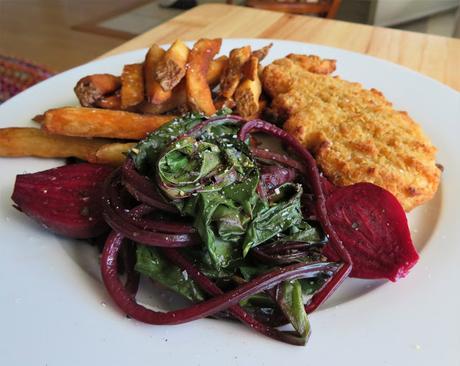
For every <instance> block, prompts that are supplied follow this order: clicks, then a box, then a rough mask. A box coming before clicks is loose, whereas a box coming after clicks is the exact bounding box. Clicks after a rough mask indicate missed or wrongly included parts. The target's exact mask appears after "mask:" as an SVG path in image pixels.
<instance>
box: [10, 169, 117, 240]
mask: <svg viewBox="0 0 460 366" xmlns="http://www.w3.org/2000/svg"><path fill="white" fill-rule="evenodd" d="M111 172H112V168H110V167H107V166H104V165H99V164H88V163H81V164H72V165H65V166H62V167H58V168H54V169H50V170H45V171H42V172H38V173H33V174H21V175H18V176H16V183H15V185H14V191H13V195H12V197H11V199H12V200H13V201H14V203H15V207H16V208H17V209H19V210H20V211H22V212H24V213H25V214H26V215H27V216H29V217H31V218H33V219H34V220H35V221H38V222H39V223H40V224H41V225H42V226H44V227H45V228H46V229H48V230H50V231H52V232H54V233H57V234H60V235H63V236H66V237H70V238H77V239H87V238H92V237H96V236H98V235H100V234H102V233H103V232H105V231H106V230H107V229H108V226H107V224H106V223H105V221H104V219H103V217H102V206H103V205H102V191H103V184H104V181H105V179H106V177H107V176H108V175H109V174H110V173H111Z"/></svg>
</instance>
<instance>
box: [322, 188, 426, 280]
mask: <svg viewBox="0 0 460 366" xmlns="http://www.w3.org/2000/svg"><path fill="white" fill-rule="evenodd" d="M328 193H329V194H328V196H327V201H326V207H327V212H328V215H329V218H330V220H331V223H332V225H333V227H334V229H335V231H336V232H337V234H338V236H339V237H340V239H341V240H342V242H343V245H344V246H345V248H346V249H347V250H348V252H349V253H350V256H351V258H352V260H353V270H352V272H351V277H357V278H364V279H383V278H387V279H389V280H391V281H396V280H397V279H399V278H401V277H404V276H406V275H407V273H408V272H409V270H410V269H411V268H412V267H413V266H414V265H415V264H416V263H417V261H418V258H419V257H418V254H417V251H416V249H415V247H414V245H413V243H412V239H411V237H410V232H409V227H408V225H407V218H406V214H405V212H404V210H403V208H402V207H401V204H400V203H399V202H398V200H397V199H396V198H395V197H394V196H393V195H392V194H391V193H390V192H388V191H386V190H384V189H383V188H380V187H378V186H376V185H374V184H371V183H357V184H354V185H351V186H346V187H340V188H337V189H335V190H331V191H329V192H328ZM324 254H325V255H326V256H327V257H328V258H329V259H330V260H338V257H337V255H336V254H335V253H334V252H333V250H332V249H331V248H329V247H328V246H326V247H325V252H324Z"/></svg>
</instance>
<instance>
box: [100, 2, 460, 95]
mask: <svg viewBox="0 0 460 366" xmlns="http://www.w3.org/2000/svg"><path fill="white" fill-rule="evenodd" d="M201 37H207V38H214V37H222V38H242V37H248V38H275V39H286V40H294V41H302V42H308V43H316V44H321V45H327V46H332V47H337V48H343V49H346V50H350V51H355V52H360V53H364V54H368V55H372V56H376V57H380V58H382V59H386V60H388V61H392V62H394V63H397V64H400V65H403V66H406V67H409V68H411V69H413V70H415V71H418V72H420V73H422V74H425V75H428V76H430V77H432V78H434V79H437V80H439V81H441V82H443V83H445V84H447V85H449V86H450V87H452V88H454V89H456V90H458V91H460V39H454V38H447V37H440V36H433V35H427V34H422V33H414V32H406V31H400V30H395V29H388V28H381V27H373V26H369V25H362V24H355V23H348V22H343V21H337V20H328V19H322V18H313V17H308V16H299V15H289V14H283V13H276V12H271V11H265V10H256V9H251V8H245V7H240V6H233V5H225V4H205V5H200V6H197V7H195V8H193V9H192V10H189V11H187V12H185V13H183V14H181V15H179V16H177V17H175V18H173V19H171V20H169V21H167V22H166V23H163V24H161V25H160V26H158V27H156V28H153V29H151V30H150V31H147V32H145V33H143V34H141V35H140V36H138V37H136V38H134V39H132V40H130V41H128V42H126V43H124V44H123V45H121V46H120V47H117V48H115V49H113V50H112V51H110V52H108V53H106V54H104V55H103V56H107V55H113V54H117V53H120V52H125V51H130V50H134V49H138V48H143V47H147V46H150V45H151V44H152V43H154V42H157V43H160V44H161V43H170V42H172V41H174V40H175V39H178V38H180V39H182V40H193V39H197V38H201Z"/></svg>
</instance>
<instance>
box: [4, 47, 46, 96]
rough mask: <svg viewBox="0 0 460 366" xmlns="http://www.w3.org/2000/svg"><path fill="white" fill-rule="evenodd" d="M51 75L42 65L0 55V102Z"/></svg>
mask: <svg viewBox="0 0 460 366" xmlns="http://www.w3.org/2000/svg"><path fill="white" fill-rule="evenodd" d="M52 75H54V72H52V71H50V70H48V69H47V68H46V67H44V66H40V65H35V64H33V63H31V62H28V61H25V60H21V59H18V58H16V57H11V56H3V55H0V103H2V102H4V101H5V100H7V99H9V98H11V97H13V96H15V95H16V94H18V93H20V92H22V91H23V90H25V89H27V88H28V87H30V86H32V85H34V84H36V83H38V82H39V81H41V80H44V79H47V78H49V77H50V76H52Z"/></svg>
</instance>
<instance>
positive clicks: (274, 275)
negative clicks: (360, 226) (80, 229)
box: [101, 232, 338, 325]
mask: <svg viewBox="0 0 460 366" xmlns="http://www.w3.org/2000/svg"><path fill="white" fill-rule="evenodd" d="M123 239H124V237H123V235H122V234H121V233H117V232H112V233H110V234H109V236H108V238H107V241H106V244H105V246H104V250H103V251H102V257H101V273H102V279H103V281H104V284H105V286H106V288H107V291H108V292H109V294H110V295H111V296H112V298H113V300H114V301H115V303H116V304H117V305H118V306H119V307H120V308H121V309H122V310H123V311H124V312H125V313H126V314H127V315H129V316H130V317H132V318H134V319H137V320H139V321H142V322H144V323H149V324H158V325H166V324H171V325H172V324H181V323H185V322H189V321H192V320H196V319H200V318H203V317H207V316H210V315H212V314H215V313H218V312H220V311H222V310H225V309H228V308H229V307H231V306H234V305H237V304H238V303H239V301H241V300H242V299H244V298H247V297H248V296H251V295H253V294H256V293H259V292H261V291H264V290H266V289H268V288H270V287H273V286H274V285H276V284H278V283H280V282H283V281H290V280H294V279H298V278H312V277H316V276H317V275H318V274H320V273H324V272H325V271H326V272H331V273H332V272H335V271H336V270H337V268H338V265H337V264H336V263H328V262H321V263H314V264H308V265H306V264H303V263H299V264H294V265H290V266H287V267H284V268H280V269H277V270H275V271H272V272H270V273H267V274H264V275H261V276H259V277H257V278H255V279H254V280H252V281H251V282H249V283H246V284H244V285H241V286H239V287H237V288H236V289H234V290H232V291H228V292H226V293H224V294H221V295H218V296H216V297H213V298H211V299H209V300H207V301H204V302H201V303H199V304H195V305H193V306H191V307H189V308H186V309H181V310H176V311H170V312H166V313H162V312H158V311H153V310H150V309H147V308H146V307H144V306H142V305H140V304H138V303H137V302H136V301H135V299H134V298H133V297H132V296H131V295H130V294H129V293H128V292H127V291H126V289H125V287H124V286H123V284H122V283H121V281H120V279H119V278H118V263H117V257H118V253H119V251H120V248H121V246H122V243H123Z"/></svg>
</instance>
